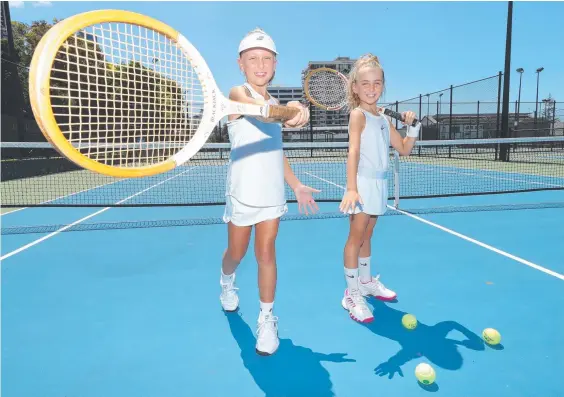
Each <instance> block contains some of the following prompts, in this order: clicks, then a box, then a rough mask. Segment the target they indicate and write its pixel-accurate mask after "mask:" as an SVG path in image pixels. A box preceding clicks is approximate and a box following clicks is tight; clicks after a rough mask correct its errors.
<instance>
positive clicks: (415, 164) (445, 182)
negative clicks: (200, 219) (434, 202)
mask: <svg viewBox="0 0 564 397" xmlns="http://www.w3.org/2000/svg"><path fill="white" fill-rule="evenodd" d="M131 150H136V149H131ZM140 150H141V149H140ZM163 150H166V149H163ZM284 152H285V155H286V156H287V158H288V160H289V162H290V164H291V166H292V169H293V171H294V173H295V174H296V175H297V177H298V178H299V179H300V180H301V181H302V183H304V184H306V185H308V186H312V187H314V188H317V189H320V190H321V192H320V193H318V194H316V195H315V198H316V200H317V201H319V202H324V201H332V202H336V201H340V200H341V199H342V197H343V193H344V189H345V187H346V160H347V153H348V143H346V142H311V143H310V142H299V143H284ZM1 154H2V169H1V171H2V175H1V181H2V182H1V184H0V187H1V195H2V197H1V205H2V207H34V206H39V207H59V206H60V207H114V206H117V207H121V206H124V207H132V206H192V205H221V204H224V203H225V181H226V177H227V170H228V165H229V161H230V156H231V155H232V153H231V151H230V145H229V144H223V143H217V144H213V143H210V144H207V145H205V146H204V148H203V149H202V150H201V151H200V152H198V153H197V155H196V156H195V157H194V158H192V159H191V160H190V161H189V162H188V163H187V164H185V165H183V166H181V167H178V168H176V169H174V170H172V171H170V172H168V173H165V174H161V175H155V176H150V177H143V178H129V179H120V178H114V177H109V176H104V175H100V174H97V173H94V172H91V171H87V170H84V169H81V168H80V167H78V166H76V165H75V164H74V163H72V162H70V161H69V160H67V159H66V158H64V157H63V156H62V155H60V154H59V153H58V152H57V151H56V150H55V149H54V148H53V147H52V146H51V145H50V144H49V143H14V142H4V143H2V144H1ZM132 157H134V156H132ZM387 175H388V182H389V183H388V198H389V199H390V200H394V201H395V203H396V205H397V203H398V202H399V200H400V199H403V198H427V197H447V196H461V195H479V194H496V193H510V192H525V191H537V190H554V189H564V137H545V138H506V139H472V140H454V141H452V140H451V141H419V142H417V143H416V147H415V148H414V149H413V152H412V154H411V156H408V157H404V156H399V155H398V154H397V153H396V152H395V151H394V150H391V151H390V167H389V171H388V174H387ZM286 197H287V199H288V201H289V202H294V201H295V197H294V195H293V193H292V192H291V190H290V188H289V187H288V186H286Z"/></svg>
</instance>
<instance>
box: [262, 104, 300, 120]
mask: <svg viewBox="0 0 564 397" xmlns="http://www.w3.org/2000/svg"><path fill="white" fill-rule="evenodd" d="M299 112H300V109H298V108H293V107H288V106H276V105H275V106H269V107H268V118H270V119H276V120H291V119H293V118H294V117H296V115H297V114H298V113H299Z"/></svg>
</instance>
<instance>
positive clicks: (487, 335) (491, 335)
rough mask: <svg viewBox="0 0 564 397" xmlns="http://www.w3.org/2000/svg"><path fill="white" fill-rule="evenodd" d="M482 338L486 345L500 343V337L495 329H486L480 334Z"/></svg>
mask: <svg viewBox="0 0 564 397" xmlns="http://www.w3.org/2000/svg"><path fill="white" fill-rule="evenodd" d="M482 337H483V338H484V340H485V341H486V343H487V344H488V345H497V344H498V343H499V342H501V335H500V334H499V332H498V331H497V330H496V329H493V328H486V329H485V330H484V331H483V332H482Z"/></svg>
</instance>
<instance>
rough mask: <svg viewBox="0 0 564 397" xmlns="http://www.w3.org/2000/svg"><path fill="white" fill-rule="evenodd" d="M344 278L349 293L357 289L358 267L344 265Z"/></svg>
mask: <svg viewBox="0 0 564 397" xmlns="http://www.w3.org/2000/svg"><path fill="white" fill-rule="evenodd" d="M345 279H346V280H347V288H348V289H349V293H352V292H353V291H358V268H357V269H348V268H346V267H345Z"/></svg>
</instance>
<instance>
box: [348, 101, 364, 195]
mask: <svg viewBox="0 0 564 397" xmlns="http://www.w3.org/2000/svg"><path fill="white" fill-rule="evenodd" d="M365 125H366V119H365V117H364V114H362V112H361V111H359V110H353V111H352V112H351V116H350V121H349V155H348V157H347V191H351V190H352V191H354V192H357V191H358V190H357V186H356V174H357V171H358V161H359V159H360V135H361V134H362V130H363V129H364V126H365Z"/></svg>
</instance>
